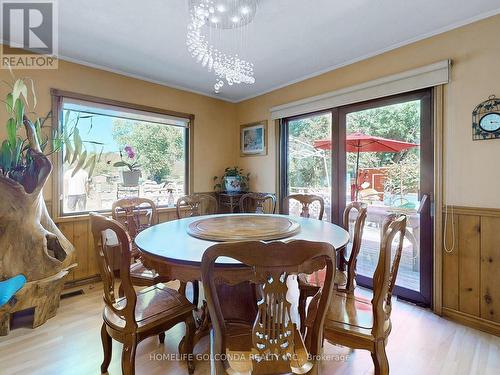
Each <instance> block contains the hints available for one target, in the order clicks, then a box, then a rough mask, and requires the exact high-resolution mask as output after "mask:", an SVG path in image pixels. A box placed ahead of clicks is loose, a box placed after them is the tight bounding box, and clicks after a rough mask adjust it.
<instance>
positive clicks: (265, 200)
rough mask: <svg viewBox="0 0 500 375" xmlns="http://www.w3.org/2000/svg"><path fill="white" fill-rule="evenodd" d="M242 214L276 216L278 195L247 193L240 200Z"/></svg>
mask: <svg viewBox="0 0 500 375" xmlns="http://www.w3.org/2000/svg"><path fill="white" fill-rule="evenodd" d="M239 206H240V212H241V213H256V214H264V213H267V214H274V213H275V212H276V195H274V194H270V193H246V194H243V195H242V196H241V198H240V205H239Z"/></svg>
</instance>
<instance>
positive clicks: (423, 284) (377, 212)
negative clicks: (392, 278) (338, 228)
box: [281, 90, 434, 305]
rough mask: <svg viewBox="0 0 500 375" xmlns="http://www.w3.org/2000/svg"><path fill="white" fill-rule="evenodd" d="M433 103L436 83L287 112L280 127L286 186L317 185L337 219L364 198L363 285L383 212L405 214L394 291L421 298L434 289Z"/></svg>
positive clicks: (311, 189) (426, 301) (305, 188)
mask: <svg viewBox="0 0 500 375" xmlns="http://www.w3.org/2000/svg"><path fill="white" fill-rule="evenodd" d="M431 103H432V100H431V91H430V90H422V91H418V92H413V93H409V94H402V95H397V96H393V97H389V98H383V99H377V100H373V101H370V102H364V103H359V104H354V105H349V106H344V107H339V108H335V109H332V110H330V111H328V112H324V113H321V114H311V115H307V116H302V117H298V118H290V119H286V120H285V121H283V123H282V133H281V135H282V140H283V139H284V141H282V163H281V165H282V192H284V194H289V193H293V192H306V193H315V194H317V193H320V194H321V195H322V196H324V197H325V198H326V199H325V201H327V202H328V207H327V208H326V211H327V212H328V218H327V220H329V221H332V222H334V223H336V224H341V218H342V213H343V210H344V208H345V206H346V205H347V204H348V203H349V202H351V201H362V202H365V203H366V204H367V206H368V216H367V220H366V224H365V228H364V233H363V242H362V247H361V252H360V255H359V257H358V262H357V274H358V277H357V282H358V284H359V285H364V286H367V287H370V286H371V284H372V276H373V272H374V270H375V267H376V264H377V261H378V255H379V248H380V242H381V232H380V230H381V225H382V223H383V221H384V219H385V218H386V217H387V215H389V214H391V213H402V214H406V215H407V217H408V226H407V231H406V235H405V239H404V244H403V254H402V259H401V263H400V268H399V274H398V278H397V282H396V290H395V292H396V294H397V295H398V296H400V297H402V298H405V299H408V300H411V301H413V302H416V303H419V304H423V305H430V302H431V289H432V288H431V287H432V285H431V282H432V276H431V271H432V230H433V224H432V216H431V199H432V191H433V184H434V182H433V176H434V171H433V139H432V134H433V132H432V121H431V119H432V108H431ZM319 123H321V126H320V125H318V124H319ZM328 126H329V127H328ZM327 128H328V129H327ZM320 129H321V130H320ZM323 165H324V166H325V167H323V168H320V166H323ZM325 179H328V182H327V181H325ZM283 181H285V183H283ZM291 213H293V212H291ZM353 220H354V218H353ZM351 225H352V223H351ZM347 252H349V247H348V249H347Z"/></svg>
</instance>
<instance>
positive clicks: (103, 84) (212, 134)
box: [0, 61, 237, 198]
mask: <svg viewBox="0 0 500 375" xmlns="http://www.w3.org/2000/svg"><path fill="white" fill-rule="evenodd" d="M15 74H16V75H17V76H19V77H30V78H32V79H33V80H34V81H35V85H36V86H35V87H36V92H37V99H38V105H37V108H36V112H37V113H38V114H39V115H45V114H46V113H47V112H48V111H50V108H51V96H50V89H51V88H57V89H61V90H68V91H74V92H78V93H82V94H88V95H94V96H98V97H102V98H108V99H114V100H120V101H124V102H130V103H137V104H143V105H148V106H152V107H158V108H163V109H167V110H172V111H178V112H185V113H192V114H194V115H195V123H194V191H211V190H212V186H213V181H212V177H213V176H214V175H216V174H220V173H221V171H222V170H223V169H224V166H226V165H230V164H234V161H235V158H236V150H237V146H236V145H235V144H234V142H235V140H234V137H228V134H231V131H232V130H233V128H234V124H235V115H236V112H235V110H236V109H235V104H232V103H227V102H224V101H221V100H217V99H213V98H210V97H207V96H202V95H198V94H193V93H189V92H186V91H181V90H176V89H172V88H168V87H165V86H161V85H156V84H153V83H149V82H145V81H141V80H137V79H133V78H128V77H125V76H122V75H118V74H114V73H110V72H106V71H103V70H98V69H93V68H88V67H85V66H82V65H78V64H73V63H68V62H64V61H60V62H59V69H57V70H24V71H20V70H19V71H16V72H15ZM0 79H2V80H10V75H9V73H8V71H6V70H0ZM6 92H7V90H6V88H5V86H3V87H2V88H1V90H0V95H1V96H2V98H3V97H4V96H5V94H6ZM5 122H6V113H5V111H4V110H1V111H0V124H5ZM5 135H6V130H5V126H3V125H2V126H0V140H3V139H5ZM51 185H52V184H51V183H50V181H49V183H47V185H46V189H45V190H44V193H45V197H46V198H50V196H51Z"/></svg>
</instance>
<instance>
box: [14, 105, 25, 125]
mask: <svg viewBox="0 0 500 375" xmlns="http://www.w3.org/2000/svg"><path fill="white" fill-rule="evenodd" d="M14 112H15V113H16V121H17V124H18V125H19V126H21V125H22V124H23V117H24V103H23V101H22V100H21V99H17V100H16V102H15V104H14Z"/></svg>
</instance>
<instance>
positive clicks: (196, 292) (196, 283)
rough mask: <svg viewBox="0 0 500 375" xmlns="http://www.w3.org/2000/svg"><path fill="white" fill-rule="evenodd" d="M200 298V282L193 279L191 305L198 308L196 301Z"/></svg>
mask: <svg viewBox="0 0 500 375" xmlns="http://www.w3.org/2000/svg"><path fill="white" fill-rule="evenodd" d="M199 300H200V282H199V281H198V280H193V305H195V306H196V308H198V302H199Z"/></svg>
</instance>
